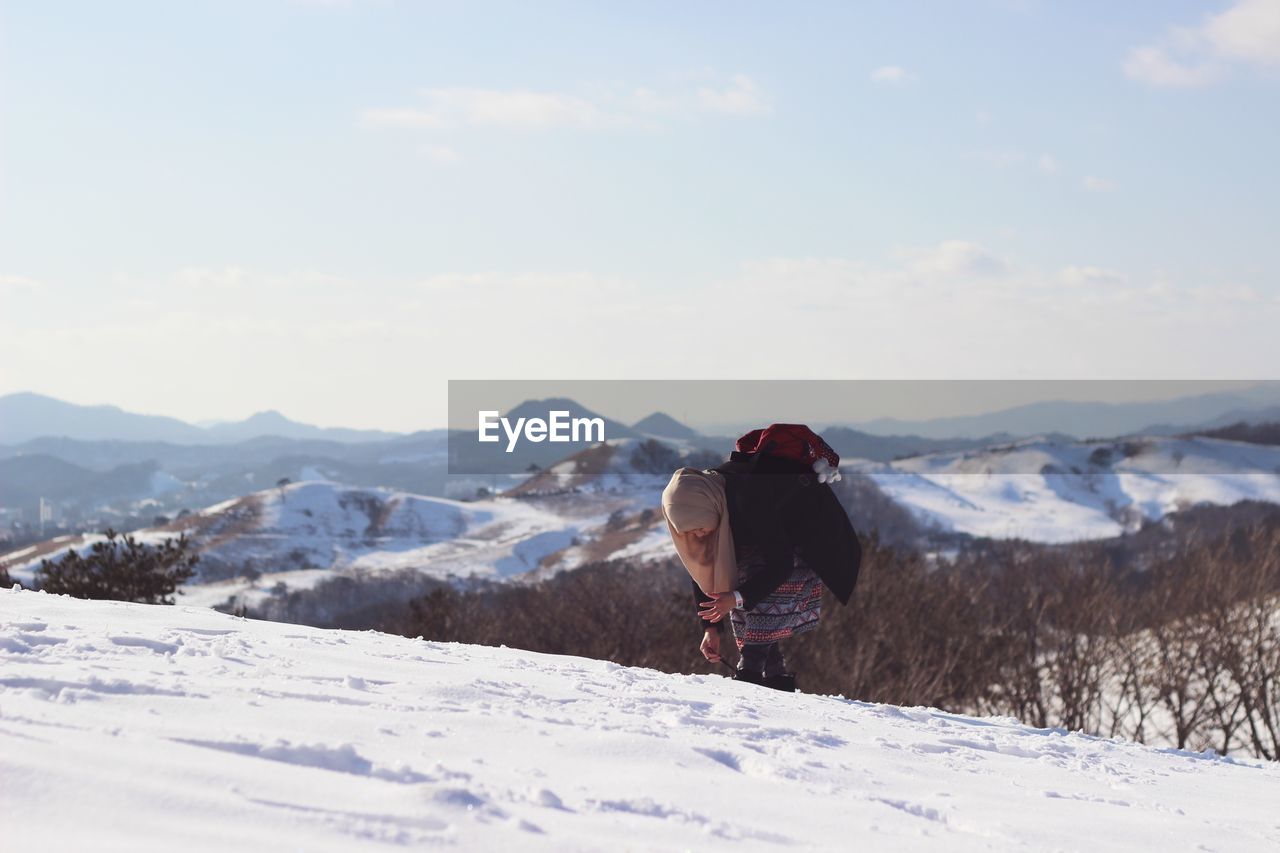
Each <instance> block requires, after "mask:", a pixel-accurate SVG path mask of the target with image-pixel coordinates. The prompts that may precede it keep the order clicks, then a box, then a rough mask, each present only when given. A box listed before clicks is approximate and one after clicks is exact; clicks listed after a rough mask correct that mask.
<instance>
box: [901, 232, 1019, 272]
mask: <svg viewBox="0 0 1280 853" xmlns="http://www.w3.org/2000/svg"><path fill="white" fill-rule="evenodd" d="M896 256H897V257H898V258H899V259H901V260H903V261H904V262H905V263H906V269H907V270H908V271H910V272H912V273H915V274H917V275H927V276H992V275H999V274H1001V273H1003V272H1006V271H1007V270H1008V269H1009V268H1010V264H1009V262H1008V261H1006V260H1005V259H1003V258H1000V257H998V256H997V255H995V254H994V253H993V252H991V251H990V250H988V249H987V248H986V247H984V246H982V245H979V244H978V243H972V242H969V241H968V240H944V241H943V242H941V243H939V244H938V245H936V246H929V247H925V248H911V249H902V250H900V251H898V252H897V253H896Z"/></svg>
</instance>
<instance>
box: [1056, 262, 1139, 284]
mask: <svg viewBox="0 0 1280 853" xmlns="http://www.w3.org/2000/svg"><path fill="white" fill-rule="evenodd" d="M1058 277H1059V278H1060V279H1061V280H1062V282H1063V283H1064V284H1068V285H1073V286H1082V285H1122V284H1125V283H1126V282H1127V281H1128V278H1127V277H1126V276H1125V275H1124V274H1123V273H1119V272H1116V271H1115V270H1110V269H1104V268H1102V267H1090V266H1069V267H1066V268H1065V269H1063V270H1062V272H1061V273H1060V274H1059V276H1058Z"/></svg>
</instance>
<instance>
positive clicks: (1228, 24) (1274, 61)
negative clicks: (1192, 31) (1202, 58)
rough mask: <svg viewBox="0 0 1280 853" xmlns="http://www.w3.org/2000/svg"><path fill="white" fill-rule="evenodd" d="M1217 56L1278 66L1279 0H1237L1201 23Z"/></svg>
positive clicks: (1279, 46) (1279, 61) (1279, 58)
mask: <svg viewBox="0 0 1280 853" xmlns="http://www.w3.org/2000/svg"><path fill="white" fill-rule="evenodd" d="M1204 33H1205V36H1206V37H1207V38H1208V40H1209V43H1210V44H1211V45H1212V46H1213V50H1214V52H1215V53H1217V54H1218V55H1219V56H1222V57H1224V58H1226V59H1233V60H1237V61H1240V62H1248V63H1255V64H1258V65H1280V2H1278V0H1239V2H1237V3H1236V4H1235V5H1234V6H1232V7H1231V8H1230V9H1228V10H1227V11H1225V12H1222V13H1221V14H1218V15H1214V16H1213V17H1211V18H1210V19H1209V21H1208V23H1206V24H1205V26H1204Z"/></svg>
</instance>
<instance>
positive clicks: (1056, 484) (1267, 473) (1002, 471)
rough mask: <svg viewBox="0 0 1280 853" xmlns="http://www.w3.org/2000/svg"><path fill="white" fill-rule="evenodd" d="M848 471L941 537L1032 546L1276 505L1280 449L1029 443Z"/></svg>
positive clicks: (1166, 442) (1184, 443)
mask: <svg viewBox="0 0 1280 853" xmlns="http://www.w3.org/2000/svg"><path fill="white" fill-rule="evenodd" d="M846 467H847V469H848V470H851V471H857V472H860V473H863V474H866V475H868V476H870V477H871V478H872V479H873V480H874V481H875V482H876V484H877V485H878V486H879V487H880V489H881V490H882V491H884V492H885V493H886V494H887V495H888V496H889V497H890V498H892V499H893V500H895V501H897V502H898V503H900V504H902V505H903V506H905V507H907V508H908V509H910V510H912V511H913V512H914V513H915V514H916V515H917V517H919V518H920V519H921V520H922V521H924V522H925V523H927V524H929V525H931V526H934V527H936V528H938V529H940V530H944V531H950V532H956V533H966V534H970V535H973V536H990V537H994V538H1011V537H1020V538H1025V539H1031V540H1035V541H1040V542H1070V541H1076V540H1082V539H1103V538H1108V537H1112V536H1119V535H1120V534H1121V533H1124V532H1126V531H1132V530H1134V529H1136V528H1137V527H1138V526H1140V525H1141V523H1142V522H1143V521H1145V520H1156V519H1160V518H1163V517H1164V516H1165V515H1168V514H1169V513H1171V512H1174V511H1176V510H1179V509H1185V508H1188V507H1192V506H1196V505H1199V504H1216V505H1230V504H1233V503H1236V502H1238V501H1242V500H1258V501H1268V502H1271V503H1280V447H1274V446H1266V445H1257V444H1245V443H1242V442H1235V441H1221V440H1218V439H1210V438H1141V439H1126V440H1117V441H1093V442H1054V441H1044V440H1029V441H1024V442H1018V443H1016V444H1011V445H1006V446H1002V447H992V448H985V449H982V450H971V451H963V452H955V453H936V454H930V455H927V456H918V457H912V458H909V459H903V460H899V461H896V462H891V463H879V464H877V463H869V462H851V463H849V464H848V465H847V466H846Z"/></svg>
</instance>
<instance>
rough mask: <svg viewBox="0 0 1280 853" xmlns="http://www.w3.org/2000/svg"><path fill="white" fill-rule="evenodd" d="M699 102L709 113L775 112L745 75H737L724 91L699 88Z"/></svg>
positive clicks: (750, 113) (756, 113)
mask: <svg viewBox="0 0 1280 853" xmlns="http://www.w3.org/2000/svg"><path fill="white" fill-rule="evenodd" d="M698 102H699V103H700V104H701V105H702V108H703V109H704V110H706V111H708V112H713V113H727V114H729V115H740V116H746V115H762V114H765V113H770V112H772V111H773V107H772V105H771V104H770V103H769V102H768V100H767V99H765V97H764V95H763V93H762V92H761V91H760V89H759V87H758V86H756V84H755V83H754V82H753V81H752V80H751V78H750V77H748V76H746V75H745V74H737V75H735V76H734V78H733V81H732V82H731V84H730V85H729V86H727V87H725V88H723V89H713V88H710V87H706V86H703V87H701V88H699V89H698Z"/></svg>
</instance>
